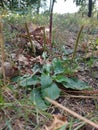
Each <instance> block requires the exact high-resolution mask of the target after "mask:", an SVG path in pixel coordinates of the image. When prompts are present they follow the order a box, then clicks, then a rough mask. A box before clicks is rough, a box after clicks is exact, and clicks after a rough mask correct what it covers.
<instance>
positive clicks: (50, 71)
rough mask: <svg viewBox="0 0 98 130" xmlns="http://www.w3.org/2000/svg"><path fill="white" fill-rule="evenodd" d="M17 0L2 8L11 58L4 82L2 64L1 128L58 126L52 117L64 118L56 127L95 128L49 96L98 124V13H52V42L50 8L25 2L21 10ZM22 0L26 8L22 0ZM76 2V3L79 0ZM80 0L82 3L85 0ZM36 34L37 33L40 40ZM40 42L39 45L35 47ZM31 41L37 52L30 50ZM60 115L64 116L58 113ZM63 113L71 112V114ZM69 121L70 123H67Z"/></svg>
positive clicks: (5, 3) (56, 119) (79, 129)
mask: <svg viewBox="0 0 98 130" xmlns="http://www.w3.org/2000/svg"><path fill="white" fill-rule="evenodd" d="M1 2H2V1H1ZM12 2H13V1H12ZM15 2H16V5H15ZM17 2H18V1H17V0H15V1H14V3H12V4H11V1H10V4H8V3H7V1H3V3H2V5H3V4H4V7H7V8H9V9H8V10H5V11H4V10H3V11H2V10H1V13H2V14H3V15H2V18H3V24H4V26H3V29H4V30H3V31H4V40H5V43H4V44H5V50H4V52H5V54H6V60H5V62H10V63H11V65H12V66H10V68H7V69H6V66H3V67H4V68H5V75H6V82H5V83H4V80H3V77H2V71H1V70H2V63H0V66H1V68H0V114H1V119H0V129H1V130H4V129H9V130H12V129H13V130H14V129H15V130H17V129H20V130H22V129H23V130H29V129H34V130H44V129H45V130H46V128H47V129H49V130H54V128H56V124H55V123H54V122H55V121H58V120H59V121H60V123H61V124H60V126H59V128H58V129H60V130H65V128H66V127H67V129H70V130H82V129H83V128H87V129H92V127H90V128H89V127H88V126H87V125H85V123H84V122H82V121H79V120H78V119H76V118H73V117H72V116H69V114H68V113H67V112H64V111H63V110H61V109H60V108H58V107H57V106H53V105H52V104H51V103H50V102H49V101H47V100H46V97H48V98H50V99H52V100H56V101H57V102H59V103H60V104H61V105H63V106H68V108H69V109H71V110H73V111H76V112H77V113H79V114H80V115H82V116H84V117H87V118H88V119H91V120H92V121H93V122H95V123H96V124H97V118H98V112H97V111H98V110H97V109H98V105H97V100H98V87H97V86H98V81H97V80H98V70H97V69H98V37H97V35H98V20H97V19H96V16H94V15H93V17H92V18H91V19H90V18H88V17H87V16H85V15H84V16H83V17H82V16H81V12H80V13H75V14H63V15H60V14H53V21H52V22H53V28H52V46H51V44H50V43H49V42H50V41H49V39H48V35H49V32H48V35H47V32H45V29H47V28H48V29H49V24H50V22H49V20H50V16H49V15H50V14H49V12H48V11H46V12H43V13H40V14H38V13H39V8H38V7H41V5H38V3H37V2H38V1H27V2H26V4H27V6H26V9H27V10H26V11H25V10H23V11H24V12H21V10H18V7H17V6H18V4H19V3H17ZM20 2H21V7H22V6H23V3H22V0H20ZM28 2H30V3H32V4H33V2H34V6H35V10H34V12H31V7H30V6H29V3H28ZM39 2H40V1H39ZM75 2H76V4H77V2H78V1H75ZM79 2H80V3H78V4H79V5H81V8H82V7H83V5H84V3H85V2H86V1H79ZM81 2H84V3H81ZM45 3H46V1H44V0H43V4H45ZM32 4H31V6H32ZM65 4H66V3H65ZM11 5H12V7H11ZM44 7H45V6H44ZM86 8H87V6H86ZM37 9H38V10H37ZM18 11H19V12H18ZM36 11H37V13H36ZM82 11H83V10H82ZM93 13H94V12H93ZM41 27H42V28H41ZM41 29H42V30H41ZM29 31H30V32H29ZM37 31H38V32H37ZM36 32H37V33H36ZM34 36H35V37H34ZM35 38H36V39H37V38H38V39H37V40H36V41H37V42H35ZM41 38H42V39H41ZM39 39H41V40H39ZM29 42H30V46H29V45H28V43H29ZM37 43H40V45H39V44H38V46H36V44H37ZM32 44H33V45H34V48H33V49H35V50H36V52H35V50H32ZM40 48H41V49H40ZM0 49H1V50H2V48H0ZM33 52H34V53H35V54H34V53H33ZM1 57H2V55H0V58H1ZM0 60H1V59H0ZM7 67H8V66H7ZM7 71H8V73H7ZM9 72H10V74H12V75H11V76H10V74H9ZM11 72H13V73H11ZM16 72H18V73H16ZM77 98H78V99H77ZM59 115H60V116H61V117H60V118H58V117H57V116H59ZM63 116H64V117H66V116H67V117H68V119H65V118H64V117H63ZM67 120H68V124H65V122H66V121H67ZM48 123H49V124H50V126H51V129H50V127H49V126H48ZM63 123H64V124H63ZM58 124H59V122H57V125H58Z"/></svg>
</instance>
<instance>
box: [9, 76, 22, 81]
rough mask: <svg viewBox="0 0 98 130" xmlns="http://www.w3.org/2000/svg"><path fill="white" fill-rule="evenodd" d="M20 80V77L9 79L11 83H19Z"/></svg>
mask: <svg viewBox="0 0 98 130" xmlns="http://www.w3.org/2000/svg"><path fill="white" fill-rule="evenodd" d="M20 79H21V76H16V77H13V78H12V79H11V81H12V82H19V81H20Z"/></svg>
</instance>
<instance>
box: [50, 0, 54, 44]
mask: <svg viewBox="0 0 98 130" xmlns="http://www.w3.org/2000/svg"><path fill="white" fill-rule="evenodd" d="M54 2H55V0H52V2H51V0H50V27H49V28H50V31H49V39H50V44H51V45H52V19H53V7H54Z"/></svg>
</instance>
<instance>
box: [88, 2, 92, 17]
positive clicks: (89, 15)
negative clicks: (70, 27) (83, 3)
mask: <svg viewBox="0 0 98 130" xmlns="http://www.w3.org/2000/svg"><path fill="white" fill-rule="evenodd" d="M88 10H89V12H88V17H91V16H92V0H89V3H88Z"/></svg>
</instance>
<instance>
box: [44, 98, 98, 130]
mask: <svg viewBox="0 0 98 130" xmlns="http://www.w3.org/2000/svg"><path fill="white" fill-rule="evenodd" d="M45 99H46V100H47V101H49V102H50V103H52V104H53V105H55V106H57V107H59V108H61V109H63V110H65V111H67V112H68V113H70V114H71V115H73V116H74V117H76V118H78V119H80V120H82V121H84V122H85V123H87V124H89V125H91V126H93V127H94V128H97V129H98V124H96V123H94V122H92V121H90V120H88V119H87V118H85V117H82V116H81V115H79V114H77V113H76V112H74V111H72V110H70V109H68V108H67V107H64V106H62V105H61V104H59V103H58V102H56V101H54V100H52V99H50V98H48V97H45Z"/></svg>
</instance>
